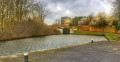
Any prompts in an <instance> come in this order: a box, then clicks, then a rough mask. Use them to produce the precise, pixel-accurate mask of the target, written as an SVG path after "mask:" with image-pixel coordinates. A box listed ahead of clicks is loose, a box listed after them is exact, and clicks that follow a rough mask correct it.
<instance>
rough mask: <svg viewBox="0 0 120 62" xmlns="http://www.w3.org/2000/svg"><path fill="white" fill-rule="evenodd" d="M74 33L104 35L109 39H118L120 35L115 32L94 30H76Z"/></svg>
mask: <svg viewBox="0 0 120 62" xmlns="http://www.w3.org/2000/svg"><path fill="white" fill-rule="evenodd" d="M74 34H77V35H104V36H106V37H107V38H108V39H109V40H118V39H119V36H117V34H115V33H105V32H93V31H83V30H76V31H75V32H74Z"/></svg>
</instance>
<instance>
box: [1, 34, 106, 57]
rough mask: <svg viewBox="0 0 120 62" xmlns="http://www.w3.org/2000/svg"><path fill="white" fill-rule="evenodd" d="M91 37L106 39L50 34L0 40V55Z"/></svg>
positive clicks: (49, 46) (52, 46) (60, 44)
mask: <svg viewBox="0 0 120 62" xmlns="http://www.w3.org/2000/svg"><path fill="white" fill-rule="evenodd" d="M91 39H94V41H96V42H97V41H107V39H106V38H105V37H104V36H91V35H51V36H42V37H32V38H24V39H18V40H10V41H1V42H0V57H2V56H8V55H13V54H18V53H24V52H31V51H38V50H43V49H51V48H58V47H65V46H70V45H80V44H83V43H88V42H90V41H91Z"/></svg>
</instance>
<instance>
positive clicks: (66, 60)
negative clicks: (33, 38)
mask: <svg viewBox="0 0 120 62" xmlns="http://www.w3.org/2000/svg"><path fill="white" fill-rule="evenodd" d="M0 62H24V57H23V55H21V56H19V57H15V56H13V57H11V58H6V59H0ZM29 62H120V41H114V42H97V43H93V44H92V43H91V44H87V45H82V46H77V47H69V48H63V49H57V50H51V51H45V52H36V53H31V54H30V56H29Z"/></svg>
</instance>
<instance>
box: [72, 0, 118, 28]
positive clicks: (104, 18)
mask: <svg viewBox="0 0 120 62" xmlns="http://www.w3.org/2000/svg"><path fill="white" fill-rule="evenodd" d="M110 3H111V4H112V5H113V8H112V11H111V13H110V14H106V13H105V12H99V13H98V14H96V15H94V14H93V13H91V14H89V15H88V16H87V17H84V18H79V20H78V25H90V26H95V27H105V26H115V27H116V29H117V30H119V29H120V0H114V1H110ZM75 19H76V17H75V18H74V20H75ZM74 20H73V21H74ZM75 21H77V20H75ZM76 25H77V24H76Z"/></svg>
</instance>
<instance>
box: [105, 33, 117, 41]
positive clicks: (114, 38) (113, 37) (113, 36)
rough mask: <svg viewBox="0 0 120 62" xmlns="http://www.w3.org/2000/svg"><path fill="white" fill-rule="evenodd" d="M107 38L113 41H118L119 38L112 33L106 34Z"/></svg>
mask: <svg viewBox="0 0 120 62" xmlns="http://www.w3.org/2000/svg"><path fill="white" fill-rule="evenodd" d="M105 35H106V37H108V38H109V39H111V40H118V39H119V37H118V36H117V35H116V34H111V33H105Z"/></svg>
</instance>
